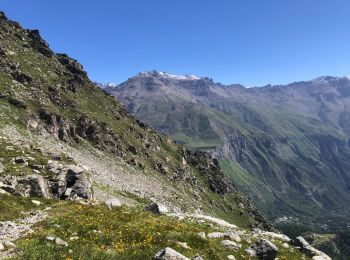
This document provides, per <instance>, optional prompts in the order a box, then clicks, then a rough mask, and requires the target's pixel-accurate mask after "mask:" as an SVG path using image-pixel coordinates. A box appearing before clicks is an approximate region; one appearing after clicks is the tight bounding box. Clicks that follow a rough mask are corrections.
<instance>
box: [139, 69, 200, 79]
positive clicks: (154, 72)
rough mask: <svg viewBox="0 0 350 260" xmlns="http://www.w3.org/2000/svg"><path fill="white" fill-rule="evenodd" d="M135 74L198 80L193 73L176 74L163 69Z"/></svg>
mask: <svg viewBox="0 0 350 260" xmlns="http://www.w3.org/2000/svg"><path fill="white" fill-rule="evenodd" d="M137 76H152V77H161V78H168V79H175V80H199V79H201V78H200V77H197V76H195V75H189V74H186V75H176V74H171V73H168V72H164V71H157V70H151V71H144V72H140V73H138V74H137Z"/></svg>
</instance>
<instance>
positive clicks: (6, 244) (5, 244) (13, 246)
mask: <svg viewBox="0 0 350 260" xmlns="http://www.w3.org/2000/svg"><path fill="white" fill-rule="evenodd" d="M4 246H5V247H6V248H16V245H15V244H14V243H12V242H11V241H5V242H4Z"/></svg>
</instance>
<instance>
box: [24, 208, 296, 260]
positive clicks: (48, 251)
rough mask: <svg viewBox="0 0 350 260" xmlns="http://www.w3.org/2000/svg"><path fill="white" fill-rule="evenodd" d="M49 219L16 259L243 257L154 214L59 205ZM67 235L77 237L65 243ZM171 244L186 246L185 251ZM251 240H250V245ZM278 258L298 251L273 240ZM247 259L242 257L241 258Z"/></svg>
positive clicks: (198, 228) (195, 227)
mask: <svg viewBox="0 0 350 260" xmlns="http://www.w3.org/2000/svg"><path fill="white" fill-rule="evenodd" d="M51 213H52V217H50V218H49V219H47V220H46V221H44V222H43V223H40V224H38V225H37V227H36V232H35V233H33V234H31V235H29V236H28V237H26V238H25V239H22V240H20V241H19V243H18V246H19V248H20V249H21V250H22V254H21V256H20V258H21V259H31V260H34V259H151V257H153V255H154V254H155V253H156V252H158V251H159V250H160V249H162V248H164V247H166V246H170V247H172V248H174V249H175V250H177V251H178V252H181V253H182V254H184V255H186V256H188V257H192V256H194V255H196V254H198V253H199V254H200V255H201V256H202V257H203V258H204V259H225V258H226V256H227V255H230V254H233V255H235V256H236V257H242V255H244V256H246V253H245V252H244V249H245V248H247V247H248V246H249V245H250V243H247V242H243V243H242V249H240V250H239V251H237V252H235V251H231V250H228V249H226V248H225V247H223V246H222V245H221V244H220V241H221V240H220V239H203V238H201V237H199V236H198V235H197V233H198V232H206V233H208V232H214V231H220V230H221V229H220V228H219V227H215V226H213V227H209V226H208V225H205V224H200V223H197V222H193V221H190V220H185V221H179V220H176V219H175V218H171V217H166V216H159V215H154V214H151V213H149V212H145V211H143V210H140V209H138V208H129V207H119V208H113V209H112V210H109V209H108V208H107V207H106V206H93V207H92V206H83V205H80V204H74V203H67V202H61V203H58V204H56V205H54V206H53V210H52V211H51ZM46 236H53V237H59V238H61V239H63V240H65V241H67V242H68V243H69V246H68V247H61V246H58V245H56V244H55V243H53V242H49V241H47V240H46V239H45V238H46ZM71 237H77V238H76V240H71ZM177 242H186V243H187V244H188V246H189V247H190V248H188V249H185V248H183V247H181V246H179V245H178V244H177ZM251 242H254V240H253V241H251ZM276 244H277V246H278V247H279V248H280V252H279V255H280V259H300V258H301V257H302V254H301V253H299V252H298V251H295V250H294V251H293V252H290V250H285V249H283V247H282V246H281V244H282V242H279V241H276ZM246 257H247V256H246Z"/></svg>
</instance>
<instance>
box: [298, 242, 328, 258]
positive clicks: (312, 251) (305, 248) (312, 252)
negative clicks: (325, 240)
mask: <svg viewBox="0 0 350 260" xmlns="http://www.w3.org/2000/svg"><path fill="white" fill-rule="evenodd" d="M293 244H294V245H295V246H297V247H299V248H300V251H302V252H304V253H305V254H306V255H308V256H309V257H315V256H320V257H322V258H323V259H326V260H332V259H331V258H330V257H329V256H328V255H326V254H325V253H323V252H322V251H320V250H318V249H316V248H314V247H312V246H310V244H309V243H308V242H307V241H306V240H305V239H304V238H303V237H302V236H299V237H296V238H295V239H294V240H293ZM319 259H321V258H319Z"/></svg>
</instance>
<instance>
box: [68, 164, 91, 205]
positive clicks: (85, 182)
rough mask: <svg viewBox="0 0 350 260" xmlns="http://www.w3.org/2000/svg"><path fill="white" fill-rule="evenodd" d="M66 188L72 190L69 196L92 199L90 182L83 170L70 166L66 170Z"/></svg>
mask: <svg viewBox="0 0 350 260" xmlns="http://www.w3.org/2000/svg"><path fill="white" fill-rule="evenodd" d="M66 180H67V187H68V188H71V189H72V192H71V194H70V195H71V196H70V197H72V198H74V197H79V198H83V199H92V197H93V194H92V181H91V179H90V178H89V176H88V175H87V174H86V173H84V170H83V169H82V168H80V167H78V166H70V167H69V168H68V170H67V176H66Z"/></svg>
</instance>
